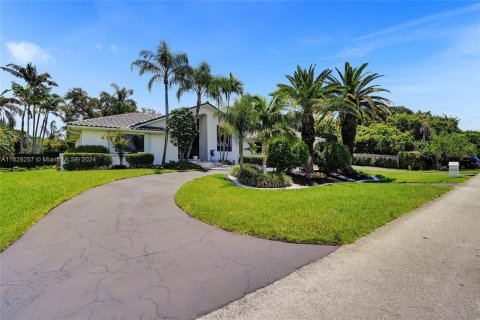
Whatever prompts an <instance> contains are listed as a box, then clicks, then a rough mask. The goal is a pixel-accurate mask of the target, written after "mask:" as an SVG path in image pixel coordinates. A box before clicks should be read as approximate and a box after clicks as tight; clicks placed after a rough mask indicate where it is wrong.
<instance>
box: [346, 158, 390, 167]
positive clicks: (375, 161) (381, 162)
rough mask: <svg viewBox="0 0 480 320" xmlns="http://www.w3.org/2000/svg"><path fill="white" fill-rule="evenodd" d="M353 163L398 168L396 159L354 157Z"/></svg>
mask: <svg viewBox="0 0 480 320" xmlns="http://www.w3.org/2000/svg"><path fill="white" fill-rule="evenodd" d="M353 164H355V165H357V166H371V167H380V168H398V162H397V160H396V159H388V158H387V159H385V158H373V157H372V158H370V157H353Z"/></svg>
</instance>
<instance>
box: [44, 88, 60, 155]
mask: <svg viewBox="0 0 480 320" xmlns="http://www.w3.org/2000/svg"><path fill="white" fill-rule="evenodd" d="M63 102H64V101H63V98H62V97H60V96H59V95H58V94H52V95H49V96H48V97H47V98H46V99H45V100H44V101H43V103H42V109H43V112H44V117H43V122H42V126H41V128H40V134H39V135H38V137H39V138H40V139H41V140H40V145H39V147H40V148H42V147H43V142H44V141H45V135H46V134H47V132H48V129H47V125H48V117H49V115H50V114H54V115H55V114H57V113H58V111H59V110H60V105H61V104H62V103H63ZM52 123H53V125H54V126H55V128H56V124H55V121H52ZM52 123H50V129H52ZM50 134H51V130H50Z"/></svg>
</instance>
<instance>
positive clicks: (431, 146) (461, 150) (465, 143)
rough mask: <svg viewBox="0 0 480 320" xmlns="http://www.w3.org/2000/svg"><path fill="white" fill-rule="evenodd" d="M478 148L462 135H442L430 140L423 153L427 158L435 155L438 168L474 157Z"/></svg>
mask: <svg viewBox="0 0 480 320" xmlns="http://www.w3.org/2000/svg"><path fill="white" fill-rule="evenodd" d="M475 152H476V147H475V145H474V144H473V143H471V142H470V141H469V140H468V138H467V137H466V136H465V135H463V134H461V133H451V134H448V133H441V134H439V135H436V136H434V137H433V138H432V140H430V141H429V142H428V143H427V145H426V147H425V149H424V150H422V153H424V154H425V156H428V155H429V154H430V155H433V156H434V157H435V161H436V164H437V168H440V166H442V165H446V164H447V163H448V162H449V161H460V160H462V159H463V158H465V157H468V156H471V155H474V154H475Z"/></svg>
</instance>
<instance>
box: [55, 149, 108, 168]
mask: <svg viewBox="0 0 480 320" xmlns="http://www.w3.org/2000/svg"><path fill="white" fill-rule="evenodd" d="M111 164H112V155H110V154H105V153H68V154H67V153H66V154H64V155H63V168H64V169H65V170H71V171H73V170H96V169H106V168H107V167H108V166H110V165H111Z"/></svg>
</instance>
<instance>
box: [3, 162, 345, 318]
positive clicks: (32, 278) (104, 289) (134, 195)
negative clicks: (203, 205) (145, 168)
mask: <svg viewBox="0 0 480 320" xmlns="http://www.w3.org/2000/svg"><path fill="white" fill-rule="evenodd" d="M213 173H215V171H214V172H213ZM205 174H208V173H202V172H189V173H172V174H163V175H150V176H144V177H139V178H133V179H128V180H121V181H116V182H112V183H110V184H107V185H104V186H101V187H98V188H94V189H91V190H89V191H87V192H85V193H83V194H81V195H79V196H77V197H74V198H73V199H71V200H69V201H67V202H65V203H63V204H62V205H60V206H58V207H57V208H55V209H54V210H52V212H50V213H49V214H48V215H47V216H45V217H44V218H43V219H42V220H40V221H39V222H38V223H37V224H36V225H34V226H33V227H32V228H31V229H30V230H28V231H27V232H26V234H25V235H24V236H23V237H22V238H21V239H20V240H18V241H17V242H16V243H14V244H13V245H12V246H10V247H9V248H8V249H7V250H5V251H4V252H3V253H1V254H0V260H1V261H0V262H1V263H0V267H1V270H0V275H1V281H0V285H1V305H0V307H1V308H0V312H1V313H0V318H1V319H2V320H3V319H5V320H7V319H8V320H12V319H22V320H23V319H48V320H52V319H128V320H131V319H164V318H166V319H192V318H195V317H197V316H198V315H202V314H205V313H208V312H210V311H213V310H216V309H218V308H219V307H221V306H223V305H225V304H227V303H229V302H231V301H234V300H236V299H239V298H241V297H242V296H244V295H245V294H247V293H249V292H252V291H254V290H256V289H258V288H261V287H264V286H266V285H268V284H270V283H272V282H274V281H275V280H278V279H280V278H282V277H284V276H286V275H288V274H289V273H291V272H293V271H295V270H296V269H298V268H299V267H302V266H304V265H306V264H308V263H311V262H313V261H315V260H317V259H319V258H322V257H324V256H325V255H327V254H329V253H330V252H332V251H333V250H335V249H336V247H332V246H314V245H296V244H287V243H282V242H275V241H268V240H262V239H256V238H252V237H248V236H242V235H236V234H233V233H229V232H226V231H222V230H219V229H216V228H214V227H212V226H209V225H206V224H204V223H202V222H199V221H197V220H195V219H193V218H190V217H189V216H187V215H186V214H185V213H183V211H181V210H180V209H179V208H178V207H177V206H176V205H175V203H174V200H173V197H174V194H175V192H176V190H177V189H178V188H179V187H180V186H181V185H182V184H183V183H185V182H186V181H188V180H190V179H193V178H195V177H199V176H202V175H205ZM19 196H20V195H19Z"/></svg>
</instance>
